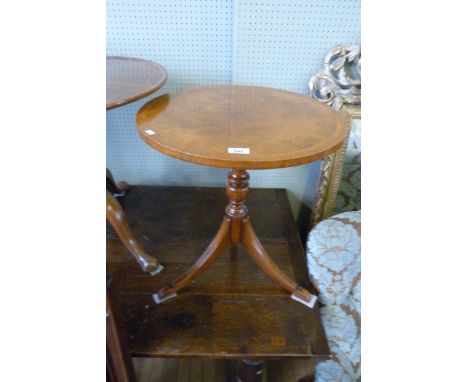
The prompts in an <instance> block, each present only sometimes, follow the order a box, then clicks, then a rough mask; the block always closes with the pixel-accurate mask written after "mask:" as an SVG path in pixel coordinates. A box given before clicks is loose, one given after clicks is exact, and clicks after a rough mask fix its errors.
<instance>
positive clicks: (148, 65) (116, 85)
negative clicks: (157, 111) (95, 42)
mask: <svg viewBox="0 0 468 382" xmlns="http://www.w3.org/2000/svg"><path fill="white" fill-rule="evenodd" d="M106 76H107V79H106V86H107V89H106V90H107V91H106V109H107V110H109V109H113V108H115V107H117V106H123V105H126V104H127V103H130V102H133V101H137V100H139V99H141V98H144V97H146V96H147V95H149V94H151V93H153V92H155V91H156V90H158V89H160V88H161V87H162V86H163V85H164V84H165V83H166V80H167V72H166V70H165V69H164V68H163V67H162V66H161V65H159V64H156V63H155V62H152V61H148V60H143V59H141V58H131V57H117V56H107V57H106Z"/></svg>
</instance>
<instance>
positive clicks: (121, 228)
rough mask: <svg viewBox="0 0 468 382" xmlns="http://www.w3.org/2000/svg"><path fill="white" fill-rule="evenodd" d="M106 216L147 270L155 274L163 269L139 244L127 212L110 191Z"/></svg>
mask: <svg viewBox="0 0 468 382" xmlns="http://www.w3.org/2000/svg"><path fill="white" fill-rule="evenodd" d="M106 218H107V220H108V221H109V223H110V224H111V226H112V228H114V230H115V232H116V233H117V235H118V236H119V238H120V240H122V242H123V243H124V244H125V246H126V247H127V249H128V250H129V251H130V253H131V254H132V255H133V257H134V258H135V260H136V261H137V262H138V264H140V267H141V268H142V269H143V270H144V271H145V272H148V273H150V274H151V275H155V274H156V273H159V272H160V271H161V270H162V269H163V267H162V265H161V264H159V262H158V261H157V260H156V259H155V258H154V257H152V256H149V255H147V254H146V253H145V252H144V251H143V249H141V247H140V246H139V245H138V243H137V241H136V239H135V237H134V236H133V234H132V231H131V230H130V226H129V225H128V221H127V218H126V216H125V212H124V211H123V209H122V207H121V205H120V203H119V202H118V201H117V199H116V198H115V197H114V196H113V195H112V194H111V193H110V192H109V191H106Z"/></svg>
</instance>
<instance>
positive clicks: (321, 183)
mask: <svg viewBox="0 0 468 382" xmlns="http://www.w3.org/2000/svg"><path fill="white" fill-rule="evenodd" d="M309 91H310V96H311V97H313V98H315V99H317V100H318V101H320V102H323V103H324V104H326V105H329V106H331V107H333V108H334V109H335V110H337V111H340V112H342V113H344V114H345V118H346V119H347V122H348V123H347V124H348V132H347V137H346V139H345V141H344V143H343V146H342V147H340V149H338V150H337V151H336V152H335V153H334V154H332V155H329V156H328V157H326V158H324V159H323V161H322V164H321V168H320V175H319V179H318V183H317V191H316V193H315V198H314V203H313V209H312V216H311V225H312V226H313V225H315V224H317V223H318V222H320V221H321V220H323V219H326V218H327V217H330V216H332V215H333V213H334V211H335V205H336V197H337V194H338V189H339V186H340V181H341V175H342V170H343V164H344V158H345V154H346V147H347V144H348V139H349V134H350V131H351V122H352V119H354V118H360V117H361V48H360V47H359V46H356V45H352V46H344V45H338V46H336V47H334V48H333V49H332V50H331V51H330V52H328V54H327V55H326V56H325V60H324V69H322V70H320V71H318V72H317V73H316V74H315V75H314V76H312V78H311V79H310V81H309Z"/></svg>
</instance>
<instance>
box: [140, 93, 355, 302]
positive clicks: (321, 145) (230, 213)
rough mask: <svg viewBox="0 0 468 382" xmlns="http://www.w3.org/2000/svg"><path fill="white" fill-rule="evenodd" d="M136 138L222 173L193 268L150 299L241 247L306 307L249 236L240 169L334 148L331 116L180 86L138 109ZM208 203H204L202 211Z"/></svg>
mask: <svg viewBox="0 0 468 382" xmlns="http://www.w3.org/2000/svg"><path fill="white" fill-rule="evenodd" d="M137 126H138V131H139V134H140V137H141V138H142V139H143V140H144V141H145V142H146V143H147V144H148V145H150V146H151V147H153V148H154V149H156V150H158V151H160V152H162V153H164V154H166V155H169V156H172V157H174V158H177V159H182V160H185V161H188V162H192V163H198V164H201V165H206V166H214V167H223V168H229V169H231V171H230V172H229V174H228V184H227V195H228V198H229V204H228V205H227V207H226V209H225V213H224V218H223V221H222V223H221V227H220V228H219V230H218V232H217V234H216V235H215V237H214V238H213V240H212V242H211V243H210V244H209V246H208V247H207V249H206V250H205V252H204V253H203V254H202V255H201V257H200V258H199V259H198V260H197V261H196V263H195V264H194V265H193V266H192V267H191V268H189V269H188V270H187V271H186V272H185V273H183V274H182V275H181V276H180V277H179V278H177V279H176V280H174V282H172V283H171V284H170V285H167V286H165V287H163V288H162V289H161V290H159V291H158V292H157V293H156V294H155V295H154V300H155V301H156V302H157V303H160V302H162V301H164V300H167V299H169V298H171V297H174V296H176V294H177V292H178V291H179V290H180V289H182V288H183V287H185V286H186V285H187V284H189V283H190V282H192V281H193V280H194V279H195V278H196V277H198V276H200V275H201V274H202V273H203V272H204V271H205V270H206V269H208V268H209V267H210V266H211V265H212V264H213V263H214V261H215V260H216V259H217V258H218V257H219V256H220V255H221V254H222V253H223V251H224V249H225V248H226V246H227V245H228V244H242V245H244V247H245V249H246V251H247V253H248V254H249V255H250V256H251V257H252V258H253V260H254V261H255V262H256V263H257V265H258V266H259V267H260V268H261V269H262V270H263V271H264V272H265V273H266V274H268V275H269V276H270V277H271V278H272V279H273V280H274V281H276V282H277V283H278V284H280V285H281V286H282V287H284V288H285V289H286V290H288V291H289V292H290V293H291V297H292V298H293V299H295V300H297V301H299V302H302V303H304V304H305V305H307V306H309V307H313V306H314V304H315V301H316V296H314V295H312V294H311V293H310V292H309V291H307V290H306V289H304V288H302V287H300V286H299V285H297V283H296V282H294V281H293V280H291V279H290V278H289V277H288V276H287V275H285V274H284V273H283V272H282V271H281V270H280V269H279V268H278V267H277V266H276V264H275V263H274V262H273V261H272V260H271V259H270V257H269V256H268V254H267V253H266V251H265V249H264V248H263V246H262V245H261V243H260V241H259V240H258V238H257V235H256V234H255V231H254V229H253V227H252V224H251V222H250V216H249V213H248V209H247V206H246V204H245V200H246V197H247V193H248V188H249V175H248V173H247V171H246V170H248V169H272V168H281V167H289V166H296V165H300V164H304V163H308V162H312V161H315V160H318V159H321V158H323V157H325V156H327V155H329V154H331V153H333V152H334V151H336V150H337V149H338V148H339V147H340V146H341V145H342V144H343V141H344V139H345V134H346V124H345V121H344V119H343V118H342V117H341V115H340V114H339V113H337V112H336V111H334V110H333V109H332V108H330V107H328V106H325V105H323V104H321V103H320V102H318V101H315V100H313V99H311V98H309V97H305V96H302V95H298V94H295V93H291V92H287V91H283V90H277V89H271V88H263V87H256V86H215V87H200V88H188V89H184V90H182V91H179V92H176V93H173V94H166V95H163V96H161V97H158V98H156V99H154V100H152V101H150V102H148V103H147V104H146V105H144V106H143V107H142V108H141V109H140V110H139V112H138V114H137ZM208 208H209V206H207V213H209V210H208Z"/></svg>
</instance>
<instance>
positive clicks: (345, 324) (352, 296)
mask: <svg viewBox="0 0 468 382" xmlns="http://www.w3.org/2000/svg"><path fill="white" fill-rule="evenodd" d="M307 266H308V272H309V277H310V279H311V281H312V283H313V284H314V286H315V288H316V289H317V291H318V294H319V301H320V303H321V310H320V312H321V316H322V320H323V325H324V328H325V332H326V335H327V338H328V343H329V346H330V350H331V352H332V356H333V357H332V358H331V359H330V360H327V361H323V362H321V363H319V364H318V365H317V368H316V371H315V382H355V381H360V379H361V211H352V212H344V213H340V214H338V215H335V216H333V217H331V218H328V219H325V220H323V221H321V222H320V223H318V224H317V225H315V227H314V228H313V229H312V230H311V231H310V233H309V237H308V240H307Z"/></svg>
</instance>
